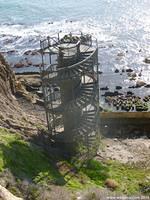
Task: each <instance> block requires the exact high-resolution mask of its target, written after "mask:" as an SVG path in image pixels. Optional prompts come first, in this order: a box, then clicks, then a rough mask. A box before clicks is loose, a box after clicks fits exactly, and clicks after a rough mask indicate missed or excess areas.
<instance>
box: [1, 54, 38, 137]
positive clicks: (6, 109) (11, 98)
mask: <svg viewBox="0 0 150 200" xmlns="http://www.w3.org/2000/svg"><path fill="white" fill-rule="evenodd" d="M15 85H16V84H15V74H14V73H13V71H12V70H11V68H10V67H9V65H8V63H7V62H6V61H5V59H4V57H3V56H2V55H1V54H0V126H1V127H5V128H9V129H15V130H18V131H21V132H23V133H27V135H28V133H29V132H32V133H33V132H37V119H36V117H35V116H30V115H29V114H28V113H26V112H25V111H23V109H22V108H21V105H19V103H18V101H17V99H16V97H15Z"/></svg>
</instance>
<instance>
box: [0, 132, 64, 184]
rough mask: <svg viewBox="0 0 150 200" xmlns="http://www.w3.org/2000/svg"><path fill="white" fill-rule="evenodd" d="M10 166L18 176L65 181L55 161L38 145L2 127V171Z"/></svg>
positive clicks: (44, 181)
mask: <svg viewBox="0 0 150 200" xmlns="http://www.w3.org/2000/svg"><path fill="white" fill-rule="evenodd" d="M6 168H8V169H9V170H10V171H11V172H12V173H13V174H14V175H15V176H16V177H18V178H21V179H23V178H28V179H29V180H32V181H34V182H36V183H48V182H57V181H58V180H59V182H61V183H62V184H63V182H64V183H65V180H63V177H62V175H61V174H60V173H59V171H58V170H57V167H56V166H55V165H54V163H52V162H50V160H49V159H48V157H47V156H46V155H45V154H44V152H43V151H42V150H41V149H40V148H38V147H37V146H35V145H33V144H31V143H28V142H26V141H23V140H22V139H21V137H20V136H19V135H18V134H13V133H10V132H8V131H7V130H5V129H0V171H3V170H4V169H6Z"/></svg>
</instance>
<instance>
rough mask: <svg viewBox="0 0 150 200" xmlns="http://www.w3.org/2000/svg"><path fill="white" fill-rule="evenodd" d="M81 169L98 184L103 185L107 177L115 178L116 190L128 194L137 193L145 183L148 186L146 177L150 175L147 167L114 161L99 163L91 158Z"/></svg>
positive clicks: (149, 184)
mask: <svg viewBox="0 0 150 200" xmlns="http://www.w3.org/2000/svg"><path fill="white" fill-rule="evenodd" d="M82 171H83V172H84V174H86V175H87V176H88V177H89V178H90V180H92V181H93V182H94V183H95V184H96V185H99V186H103V187H104V186H105V180H106V179H107V178H109V179H113V180H115V181H116V182H118V184H119V186H118V188H117V190H116V191H117V192H120V193H124V194H129V195H131V194H136V193H139V192H140V189H141V185H143V186H144V185H145V186H146V185H147V187H148V186H149V188H150V182H149V183H148V181H147V180H146V177H148V176H150V170H148V169H147V170H146V169H142V168H137V167H135V166H129V165H126V164H121V163H119V162H116V161H107V162H106V163H100V162H98V161H96V160H91V161H90V162H89V164H88V166H87V167H86V168H83V169H82Z"/></svg>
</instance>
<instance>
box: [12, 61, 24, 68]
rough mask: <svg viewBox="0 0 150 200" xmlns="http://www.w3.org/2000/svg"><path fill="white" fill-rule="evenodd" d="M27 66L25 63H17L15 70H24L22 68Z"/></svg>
mask: <svg viewBox="0 0 150 200" xmlns="http://www.w3.org/2000/svg"><path fill="white" fill-rule="evenodd" d="M24 66H25V64H24V63H21V62H20V63H16V64H15V65H14V67H15V68H22V67H24Z"/></svg>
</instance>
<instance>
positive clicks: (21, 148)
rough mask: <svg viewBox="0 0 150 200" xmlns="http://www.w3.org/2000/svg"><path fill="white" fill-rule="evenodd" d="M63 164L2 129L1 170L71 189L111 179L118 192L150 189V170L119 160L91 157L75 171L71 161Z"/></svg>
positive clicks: (0, 139) (100, 185) (0, 146)
mask: <svg viewBox="0 0 150 200" xmlns="http://www.w3.org/2000/svg"><path fill="white" fill-rule="evenodd" d="M51 157H53V156H52V155H51ZM60 164H61V166H58V161H56V160H55V159H54V158H53V159H50V158H48V156H47V155H46V154H45V153H44V152H43V151H42V149H40V148H39V147H37V146H36V145H33V144H32V143H29V142H26V141H24V140H23V139H21V137H20V136H19V134H17V133H16V134H14V133H11V132H9V131H8V130H6V129H2V128H0V172H2V171H3V170H4V169H9V170H10V171H11V172H12V174H13V175H14V176H15V177H17V178H19V179H20V180H22V179H24V178H25V179H29V180H31V181H32V182H34V183H40V184H44V185H50V184H56V185H65V186H66V187H69V188H70V189H71V190H77V189H84V188H87V187H91V186H98V187H105V181H106V179H107V178H109V179H113V180H115V181H116V182H117V183H118V185H119V186H118V188H117V189H116V191H117V192H119V193H124V194H128V195H131V194H136V193H138V192H139V191H140V189H141V188H145V187H146V188H150V183H148V182H147V180H146V177H148V176H150V170H148V169H147V170H146V169H140V168H137V167H135V166H128V165H124V164H121V163H118V162H115V161H107V162H105V163H101V162H98V161H96V160H91V161H89V163H88V165H87V166H84V167H82V168H81V169H78V170H77V171H75V172H73V171H71V170H70V169H74V167H73V165H72V164H69V162H68V161H64V160H63V159H62V160H61V162H60ZM69 170H70V171H69ZM68 171H69V172H68ZM146 191H147V190H146ZM148 192H149V190H148Z"/></svg>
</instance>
